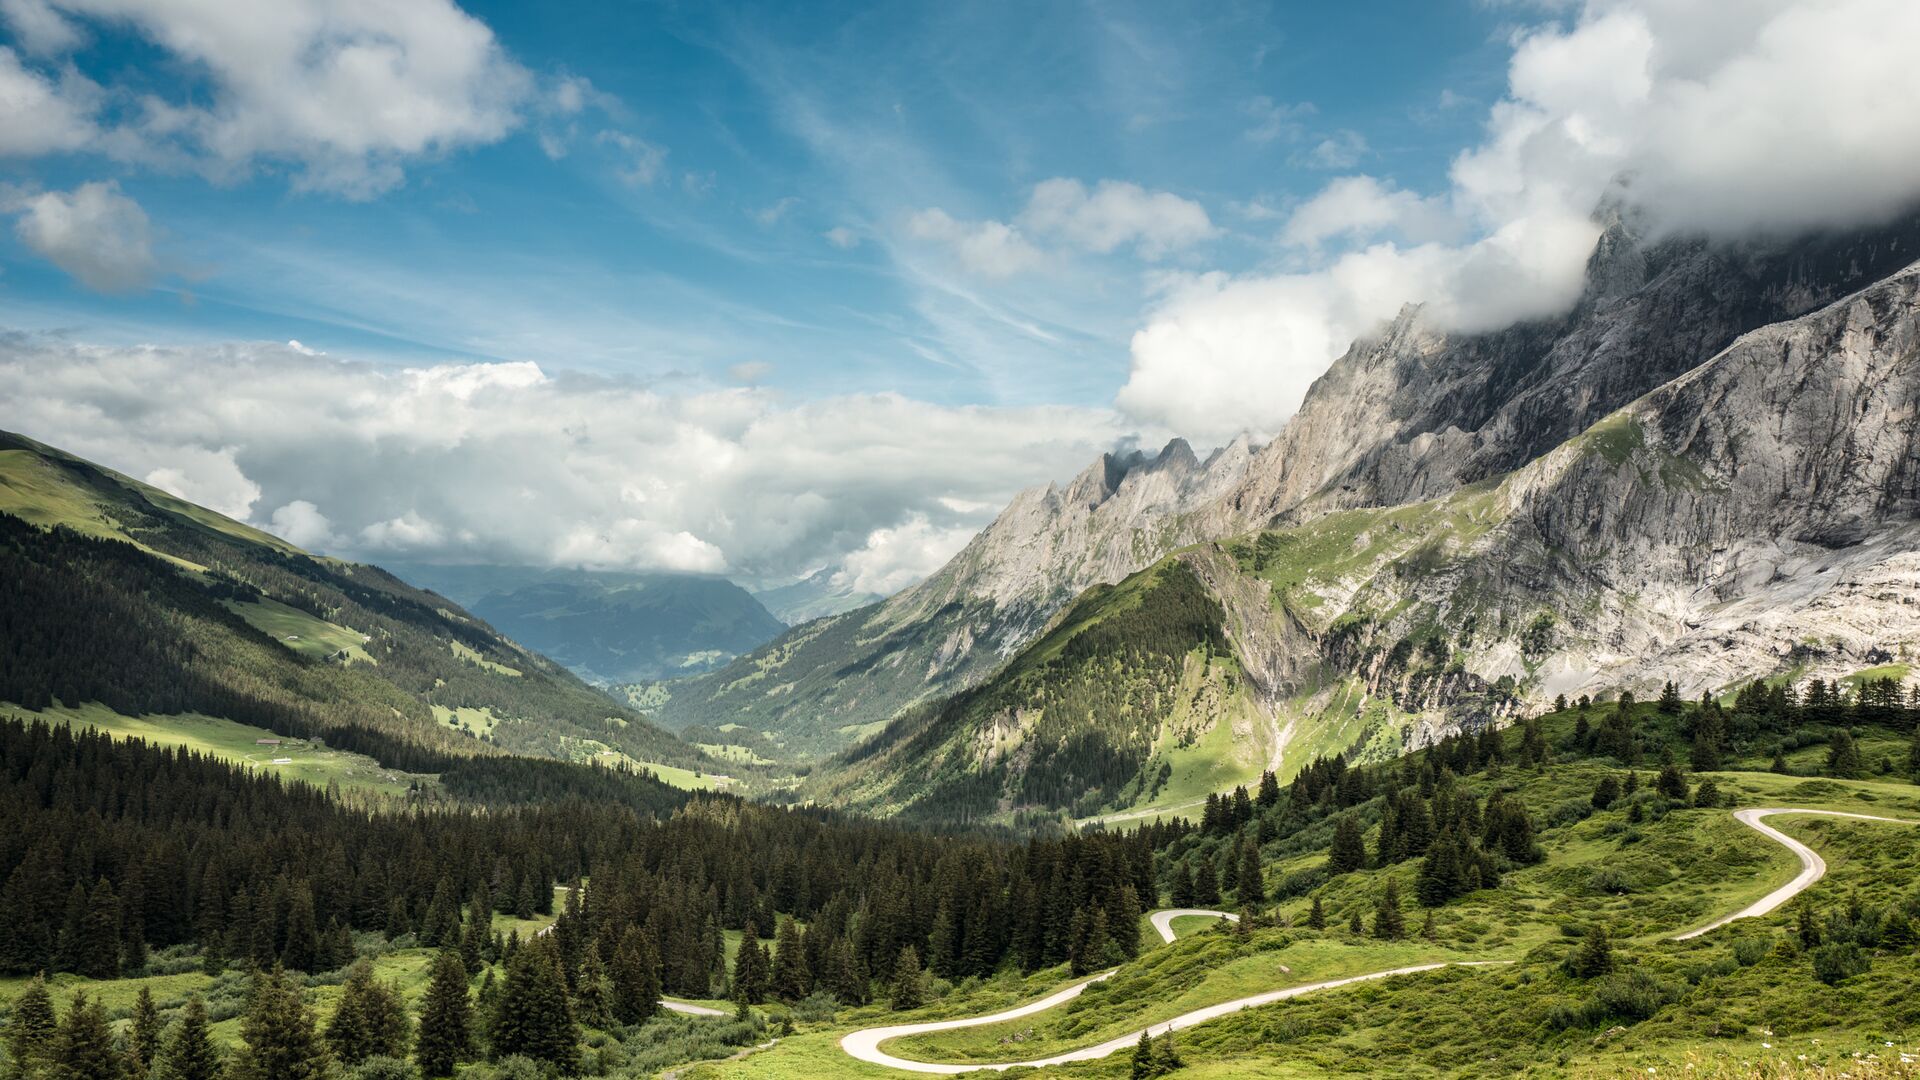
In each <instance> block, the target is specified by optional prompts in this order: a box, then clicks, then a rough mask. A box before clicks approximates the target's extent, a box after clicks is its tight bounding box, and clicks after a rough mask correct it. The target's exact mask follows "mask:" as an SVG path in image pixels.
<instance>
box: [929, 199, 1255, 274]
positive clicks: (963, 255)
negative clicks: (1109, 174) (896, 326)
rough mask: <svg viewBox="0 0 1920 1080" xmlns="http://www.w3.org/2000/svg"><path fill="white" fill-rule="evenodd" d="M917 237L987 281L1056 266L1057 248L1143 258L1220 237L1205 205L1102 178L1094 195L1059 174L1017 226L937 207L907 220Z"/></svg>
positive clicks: (1156, 257)
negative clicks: (1128, 252) (1125, 252)
mask: <svg viewBox="0 0 1920 1080" xmlns="http://www.w3.org/2000/svg"><path fill="white" fill-rule="evenodd" d="M907 232H908V234H909V235H911V236H912V237H914V238H915V239H918V240H925V241H931V242H934V243H937V244H940V245H942V246H945V247H948V248H951V249H952V251H953V253H954V255H955V256H956V257H957V258H958V259H959V261H960V264H961V265H962V266H964V267H966V268H967V269H968V270H970V271H972V272H974V273H976V274H979V275H981V276H983V277H996V278H1000V277H1011V276H1013V275H1015V274H1020V273H1025V272H1027V271H1029V270H1037V269H1040V268H1041V267H1043V266H1046V265H1047V264H1048V263H1049V262H1051V261H1053V255H1054V253H1055V252H1050V251H1049V250H1047V249H1046V248H1043V247H1042V246H1041V245H1040V243H1038V242H1037V240H1036V238H1038V239H1041V240H1046V241H1050V242H1051V246H1052V247H1053V248H1054V249H1056V251H1058V250H1064V249H1072V250H1078V251H1084V252H1090V253H1092V254H1096V255H1110V254H1112V253H1113V252H1115V251H1117V250H1119V249H1120V248H1122V247H1127V246H1131V247H1132V248H1133V250H1134V252H1135V253H1136V254H1138V255H1139V256H1140V257H1141V258H1144V259H1158V258H1161V257H1163V256H1165V255H1167V254H1169V253H1171V252H1175V251H1181V250H1184V249H1186V248H1190V247H1192V246H1193V245H1195V244H1198V243H1200V242H1202V241H1204V240H1207V239H1210V238H1212V237H1213V236H1215V235H1217V234H1218V232H1219V230H1218V229H1216V228H1214V226H1213V222H1212V221H1211V220H1209V219H1208V217H1207V212H1206V210H1205V208H1203V207H1202V206H1201V205H1200V204H1199V203H1196V202H1193V201H1191V200H1188V199H1183V198H1181V197H1180V196H1178V195H1175V194H1173V193H1171V192H1166V191H1148V190H1146V189H1145V188H1143V187H1141V186H1140V185H1138V184H1130V183H1127V182H1125V181H1120V180H1102V181H1100V182H1099V183H1098V184H1096V185H1094V187H1093V189H1092V190H1091V191H1089V190H1088V189H1087V186H1086V185H1085V184H1083V183H1081V182H1080V181H1078V180H1074V179H1070V178H1065V177H1055V178H1054V179H1051V180H1044V181H1042V182H1040V183H1039V184H1036V185H1034V188H1033V192H1032V194H1031V195H1029V196H1028V199H1027V205H1026V208H1025V209H1024V210H1022V211H1021V212H1020V214H1019V216H1018V217H1017V218H1016V219H1015V220H1014V221H1013V222H1012V223H1008V222H1004V221H994V220H991V219H988V220H985V221H960V220H957V219H955V218H954V217H953V216H952V215H951V214H948V213H947V212H946V211H945V210H942V209H940V208H939V207H937V206H936V207H933V208H930V209H927V210H922V211H920V212H919V213H916V214H914V215H913V216H912V217H911V218H909V219H908V221H907Z"/></svg>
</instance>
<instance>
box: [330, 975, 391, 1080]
mask: <svg viewBox="0 0 1920 1080" xmlns="http://www.w3.org/2000/svg"><path fill="white" fill-rule="evenodd" d="M408 1026H409V1025H408V1021H407V1010H406V1007H405V1006H404V1005H403V1004H402V1003H401V1000H400V991H399V988H397V987H394V986H391V985H388V984H385V983H381V982H376V981H375V980H374V977H373V964H372V962H370V961H368V960H366V959H364V958H363V959H360V960H356V961H354V963H353V966H352V967H349V968H348V969H347V981H346V984H345V985H344V986H342V987H341V988H340V1003H339V1005H338V1006H336V1007H335V1009H334V1012H333V1018H332V1019H331V1020H329V1021H328V1022H327V1045H328V1046H329V1047H331V1048H332V1050H333V1055H334V1057H336V1058H338V1059H339V1060H340V1063H341V1064H343V1065H348V1066H352V1065H357V1064H359V1063H360V1062H362V1061H364V1060H366V1059H367V1058H370V1057H390V1058H403V1057H406V1056H407V1041H408V1038H409V1036H410V1032H409V1031H408Z"/></svg>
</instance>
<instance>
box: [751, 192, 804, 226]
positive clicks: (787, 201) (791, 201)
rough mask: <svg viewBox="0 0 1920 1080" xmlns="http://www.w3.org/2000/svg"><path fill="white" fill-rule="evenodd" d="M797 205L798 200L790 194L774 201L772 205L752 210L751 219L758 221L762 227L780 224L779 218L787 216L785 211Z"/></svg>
mask: <svg viewBox="0 0 1920 1080" xmlns="http://www.w3.org/2000/svg"><path fill="white" fill-rule="evenodd" d="M798 205H800V200H799V199H797V198H795V197H794V196H792V195H788V196H786V197H785V198H782V199H780V200H778V201H776V202H774V203H773V204H772V205H769V206H763V207H761V208H760V209H758V210H755V211H754V212H753V220H754V221H756V222H759V223H760V225H761V226H762V227H769V228H770V227H772V226H774V225H778V224H780V219H781V218H783V217H786V216H787V211H789V210H791V209H793V208H794V207H796V206H798Z"/></svg>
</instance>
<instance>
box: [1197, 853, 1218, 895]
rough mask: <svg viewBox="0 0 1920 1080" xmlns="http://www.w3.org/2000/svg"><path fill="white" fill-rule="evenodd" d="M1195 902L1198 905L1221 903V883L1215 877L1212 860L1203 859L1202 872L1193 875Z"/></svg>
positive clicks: (1201, 862) (1201, 861)
mask: <svg viewBox="0 0 1920 1080" xmlns="http://www.w3.org/2000/svg"><path fill="white" fill-rule="evenodd" d="M1193 902H1194V903H1196V904H1218V903H1219V902H1220V881H1219V879H1218V878H1216V877H1215V876H1214V873H1213V860H1212V859H1201V860H1200V871H1199V872H1198V873H1196V874H1194V875H1193Z"/></svg>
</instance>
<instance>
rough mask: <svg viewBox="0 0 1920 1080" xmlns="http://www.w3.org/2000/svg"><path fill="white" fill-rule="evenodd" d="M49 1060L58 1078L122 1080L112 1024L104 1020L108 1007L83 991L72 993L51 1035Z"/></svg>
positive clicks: (121, 1065)
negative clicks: (70, 1001) (90, 998)
mask: <svg viewBox="0 0 1920 1080" xmlns="http://www.w3.org/2000/svg"><path fill="white" fill-rule="evenodd" d="M48 1060H49V1062H50V1064H51V1068H50V1070H49V1071H50V1072H51V1074H52V1075H53V1076H55V1077H58V1078H59V1080H121V1077H123V1076H125V1075H126V1073H125V1071H124V1069H123V1064H124V1063H123V1062H122V1060H121V1058H120V1055H119V1054H118V1053H117V1052H115V1050H114V1048H113V1027H112V1026H111V1025H109V1024H108V1023H107V1011H106V1010H105V1009H104V1008H102V1007H101V1006H100V1003H99V1002H98V1001H89V1000H88V999H87V995H86V994H84V993H79V994H75V995H74V996H73V1005H72V1006H71V1007H70V1008H68V1009H67V1015H66V1016H65V1017H64V1018H63V1019H62V1020H61V1021H60V1029H59V1031H58V1033H56V1034H55V1035H54V1038H53V1045H52V1047H51V1052H50V1053H49V1054H48Z"/></svg>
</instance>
